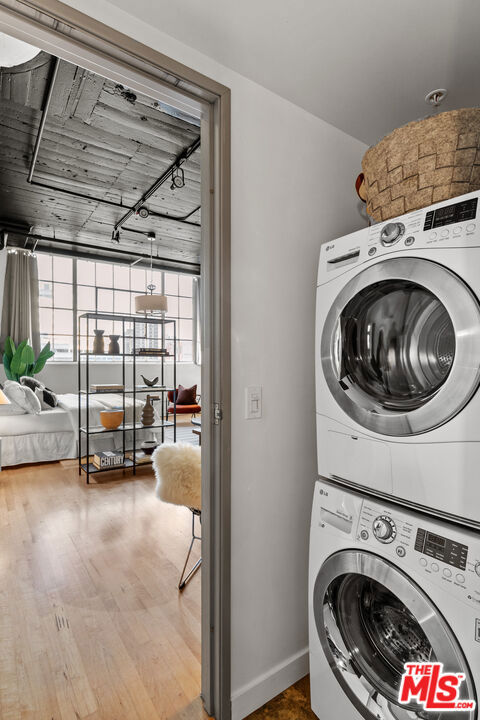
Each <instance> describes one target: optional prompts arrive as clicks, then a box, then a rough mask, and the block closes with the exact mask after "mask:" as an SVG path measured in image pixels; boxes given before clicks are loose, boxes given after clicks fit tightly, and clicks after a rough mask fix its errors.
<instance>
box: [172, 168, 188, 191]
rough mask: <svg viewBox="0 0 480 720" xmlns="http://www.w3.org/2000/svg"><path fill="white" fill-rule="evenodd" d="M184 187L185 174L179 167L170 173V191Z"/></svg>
mask: <svg viewBox="0 0 480 720" xmlns="http://www.w3.org/2000/svg"><path fill="white" fill-rule="evenodd" d="M184 186H185V172H184V170H183V168H181V167H180V166H179V165H177V167H175V168H174V169H173V171H172V184H171V185H170V190H176V189H177V188H183V187H184Z"/></svg>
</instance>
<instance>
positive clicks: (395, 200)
mask: <svg viewBox="0 0 480 720" xmlns="http://www.w3.org/2000/svg"><path fill="white" fill-rule="evenodd" d="M362 169H363V174H364V178H365V188H364V190H365V192H366V196H367V212H368V214H369V215H370V216H371V217H372V218H373V219H374V220H376V221H377V222H381V221H385V220H390V218H392V217H396V216H398V215H402V214H403V213H407V212H410V211H411V210H418V209H420V208H423V207H426V206H427V205H431V204H433V203H437V202H442V201H443V200H449V199H451V198H454V197H457V196H458V195H463V194H465V193H469V192H472V191H473V190H478V189H480V108H463V109H461V110H450V111H448V112H443V113H440V114H439V115H434V116H431V117H427V118H424V119H423V120H417V121H415V122H410V123H408V125H404V126H403V127H400V128H397V129H396V130H394V131H393V132H392V133H390V134H389V135H386V137H384V138H383V139H382V140H380V142H379V143H377V144H376V145H374V146H373V147H371V148H369V149H368V150H367V152H366V153H365V155H364V156H363V160H362Z"/></svg>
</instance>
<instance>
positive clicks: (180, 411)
mask: <svg viewBox="0 0 480 720" xmlns="http://www.w3.org/2000/svg"><path fill="white" fill-rule="evenodd" d="M174 392H177V393H178V389H177V390H176V391H175V390H169V391H168V393H167V396H168V407H167V420H168V416H169V415H173V411H174V404H173V400H174ZM200 400H201V396H200V395H196V396H195V403H194V404H191V405H180V404H179V403H177V415H192V416H193V417H195V415H196V414H197V413H200V412H201V411H202V408H201V405H200Z"/></svg>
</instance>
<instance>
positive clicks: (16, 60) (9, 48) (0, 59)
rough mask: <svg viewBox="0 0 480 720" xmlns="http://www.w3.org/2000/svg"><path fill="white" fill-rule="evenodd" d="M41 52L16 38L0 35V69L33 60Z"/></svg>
mask: <svg viewBox="0 0 480 720" xmlns="http://www.w3.org/2000/svg"><path fill="white" fill-rule="evenodd" d="M40 52H41V51H40V50H39V49H38V48H36V47H33V45H28V43H26V42H23V40H17V38H14V37H11V36H10V35H5V33H0V67H3V68H6V67H16V66H17V65H23V64H24V63H26V62H28V61H29V60H33V58H34V57H36V56H37V55H38V54H39V53H40Z"/></svg>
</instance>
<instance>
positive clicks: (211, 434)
mask: <svg viewBox="0 0 480 720" xmlns="http://www.w3.org/2000/svg"><path fill="white" fill-rule="evenodd" d="M0 31H2V32H5V33H7V34H10V35H12V36H14V37H17V38H19V39H21V40H24V41H25V42H28V43H29V44H31V45H34V46H36V47H39V48H40V49H42V50H44V51H45V52H48V53H51V54H52V55H56V56H59V57H60V58H63V59H64V60H67V61H68V62H71V63H73V64H75V65H79V66H81V67H83V68H86V69H88V70H89V71H91V72H95V73H98V74H99V75H103V76H105V77H108V78H110V79H111V80H113V81H115V82H116V83H118V84H119V85H124V86H126V87H128V88H132V89H133V90H136V91H138V92H139V93H144V94H145V95H147V96H149V97H153V98H155V99H156V100H157V101H158V102H165V103H166V104H168V105H169V106H171V107H173V108H175V109H177V110H178V111H179V112H185V113H187V114H192V113H196V114H197V115H198V116H199V117H200V119H201V134H202V147H201V164H202V179H203V183H202V200H201V204H202V248H201V254H202V257H201V265H202V268H203V270H204V272H203V278H202V283H201V295H202V296H201V302H202V305H203V317H204V323H203V327H202V343H201V345H202V396H203V406H202V495H203V498H202V501H203V512H202V535H203V539H202V556H203V567H202V579H203V582H202V697H203V700H204V703H205V708H206V710H207V712H208V713H209V714H210V715H212V716H214V717H216V718H219V719H221V720H223V719H228V718H229V717H230V642H229V635H230V632H229V630H230V616H229V565H230V314H229V307H230V303H229V297H230V267H229V261H230V254H229V248H230V244H229V240H230V236H229V233H230V182H229V175H230V165H229V163H230V153H229V138H230V95H229V91H228V89H227V88H225V87H223V86H221V85H219V84H218V83H215V82H213V81H210V80H209V79H208V78H205V77H203V76H201V75H199V74H198V73H196V72H194V71H192V70H190V69H188V68H186V67H184V66H181V65H180V64H178V63H176V62H174V61H171V60H170V59H169V58H167V57H165V56H164V55H162V54H161V53H159V52H157V51H154V50H152V49H151V48H148V47H146V46H143V45H141V44H140V43H137V42H135V41H133V40H131V39H130V38H128V37H126V36H124V35H122V34H120V33H117V32H115V31H112V30H111V29H110V28H108V27H106V26H103V25H102V24H101V23H98V22H96V21H94V20H92V19H91V18H89V17H87V16H85V15H83V14H82V13H79V12H77V11H75V10H73V9H71V8H68V7H66V6H64V5H62V4H61V3H58V2H55V0H52V1H50V0H48V1H46V2H39V3H35V2H28V3H24V2H17V1H14V2H10V1H9V2H1V3H0Z"/></svg>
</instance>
